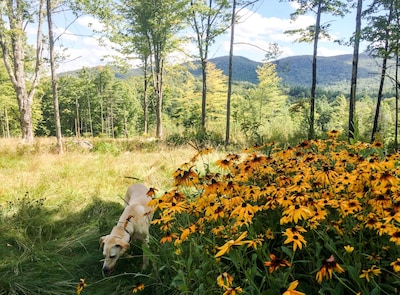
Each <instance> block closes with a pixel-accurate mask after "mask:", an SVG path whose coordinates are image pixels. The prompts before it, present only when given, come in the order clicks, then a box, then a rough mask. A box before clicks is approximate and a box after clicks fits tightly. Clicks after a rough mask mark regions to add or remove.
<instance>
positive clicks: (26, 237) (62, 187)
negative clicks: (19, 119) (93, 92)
mask: <svg viewBox="0 0 400 295" xmlns="http://www.w3.org/2000/svg"><path fill="white" fill-rule="evenodd" d="M53 144H54V141H50V140H49V139H39V140H38V141H37V142H36V144H35V145H34V146H32V147H27V146H22V145H20V143H19V141H18V140H4V139H2V140H1V141H0V179H1V183H2V185H1V186H0V245H1V246H0V257H1V260H0V294H76V288H77V284H78V282H79V280H80V279H81V278H83V279H85V282H86V283H87V284H88V286H86V287H85V289H84V290H83V291H82V294H129V293H131V292H132V289H133V287H134V286H135V285H136V284H137V282H145V283H146V290H145V291H143V292H144V294H146V292H148V294H157V293H154V292H157V290H158V289H159V288H162V277H160V276H162V271H163V269H164V266H163V265H162V262H161V264H160V265H155V264H156V263H157V259H156V257H155V258H154V259H153V265H154V267H155V268H156V270H154V269H150V270H148V272H147V273H144V274H142V273H140V272H139V270H140V267H139V266H138V265H139V264H140V259H141V258H140V257H137V256H139V254H140V250H138V249H137V248H135V247H132V250H131V252H130V253H129V254H130V255H128V256H127V257H126V258H125V259H124V260H123V261H121V263H120V264H119V265H118V268H117V270H116V271H115V274H114V276H110V277H107V278H105V277H103V275H102V272H101V265H102V263H101V259H102V255H101V252H100V249H99V243H98V241H99V237H100V236H102V235H104V234H108V233H109V231H110V230H111V228H112V226H113V225H114V224H115V222H116V220H117V219H118V217H119V215H120V213H121V212H122V210H123V206H122V198H123V196H124V194H125V191H126V189H127V187H128V186H129V185H130V184H131V183H133V182H144V183H146V184H147V185H148V186H150V187H155V188H157V189H158V192H160V193H161V192H163V191H164V190H169V189H170V188H171V186H172V185H173V177H172V173H173V172H174V171H175V170H176V169H177V167H179V166H180V165H181V164H183V163H185V162H186V161H188V160H189V159H190V158H191V157H192V156H193V155H194V154H195V153H196V151H195V149H194V148H192V147H179V148H168V147H165V146H159V145H157V144H156V143H154V142H136V141H134V140H132V141H131V142H120V143H115V142H114V143H113V142H106V141H99V142H96V143H95V144H94V149H93V150H92V151H89V150H87V149H85V148H82V147H79V146H78V145H76V144H75V143H73V142H67V144H66V146H67V152H66V153H65V154H64V155H62V156H60V155H57V154H55V153H53ZM130 177H134V178H137V179H138V180H133V179H131V178H130ZM153 235H154V236H155V237H154V239H156V238H157V239H159V237H157V233H156V232H153ZM153 244H155V245H157V244H158V243H157V241H156V240H154V241H152V245H153ZM155 247H157V246H155ZM164 271H168V270H165V269H164ZM159 294H161V293H159Z"/></svg>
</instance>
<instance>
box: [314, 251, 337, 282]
mask: <svg viewBox="0 0 400 295" xmlns="http://www.w3.org/2000/svg"><path fill="white" fill-rule="evenodd" d="M333 271H336V272H338V273H342V272H344V269H343V268H342V267H341V266H340V265H339V263H337V262H336V261H335V257H334V256H333V255H331V257H329V258H328V259H326V260H325V261H324V262H323V263H322V266H321V268H320V269H319V271H318V272H317V274H316V276H315V278H316V280H317V282H318V283H321V282H322V280H323V279H327V280H331V279H332V273H333Z"/></svg>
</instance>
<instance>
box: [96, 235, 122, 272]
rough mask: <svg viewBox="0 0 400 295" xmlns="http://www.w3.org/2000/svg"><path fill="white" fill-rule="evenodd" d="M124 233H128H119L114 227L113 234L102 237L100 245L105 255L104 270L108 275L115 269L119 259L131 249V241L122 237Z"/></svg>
mask: <svg viewBox="0 0 400 295" xmlns="http://www.w3.org/2000/svg"><path fill="white" fill-rule="evenodd" d="M124 234H126V233H125V232H123V233H121V235H119V234H118V232H117V233H116V232H115V229H113V231H112V232H111V234H109V235H107V236H104V237H101V238H100V247H101V248H102V251H103V256H104V264H103V271H104V273H105V274H106V275H108V274H110V273H111V272H112V271H113V270H114V268H115V265H116V263H117V260H118V259H119V258H120V257H121V256H122V255H123V254H124V253H125V251H126V250H128V249H129V243H128V242H126V241H125V240H124V239H123V238H122V237H124Z"/></svg>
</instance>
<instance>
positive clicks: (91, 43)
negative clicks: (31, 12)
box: [56, 0, 370, 72]
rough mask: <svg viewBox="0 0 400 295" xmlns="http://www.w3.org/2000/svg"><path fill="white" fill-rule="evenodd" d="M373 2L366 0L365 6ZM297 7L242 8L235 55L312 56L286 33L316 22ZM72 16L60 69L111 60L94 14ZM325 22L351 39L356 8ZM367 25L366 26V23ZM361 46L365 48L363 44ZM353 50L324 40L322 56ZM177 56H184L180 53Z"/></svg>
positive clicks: (60, 22)
mask: <svg viewBox="0 0 400 295" xmlns="http://www.w3.org/2000/svg"><path fill="white" fill-rule="evenodd" d="M369 2H370V1H364V8H365V7H366V5H367V4H368V3H369ZM295 9H296V7H295V4H293V2H287V1H286V2H279V1H278V0H264V1H260V2H258V3H256V4H255V5H254V6H253V7H251V9H242V10H241V11H240V15H241V18H240V19H241V20H240V23H239V24H237V25H236V27H235V43H237V44H236V45H235V47H234V55H237V56H239V55H240V56H245V57H247V58H249V59H252V60H255V61H262V60H263V59H264V56H265V52H264V51H263V50H261V49H260V48H268V44H269V43H271V42H272V43H277V44H278V46H279V48H280V50H281V51H282V55H281V56H280V57H281V58H282V57H287V56H293V55H311V54H312V50H313V49H312V44H307V43H295V42H294V40H295V37H293V36H289V35H287V34H284V31H285V30H289V29H297V28H304V27H307V26H309V25H312V24H314V23H315V15H313V14H309V15H305V16H301V17H299V18H298V19H297V20H296V21H292V20H291V19H290V14H291V13H292V12H294V11H295ZM71 21H72V19H71V18H70V17H68V16H62V17H61V16H57V21H56V33H57V34H60V33H63V34H62V35H61V36H60V38H59V40H58V41H57V47H58V48H59V50H63V49H65V50H64V54H65V55H68V59H67V61H66V62H63V63H61V64H60V65H59V68H58V71H59V72H63V71H68V70H76V69H81V68H82V67H83V66H88V67H93V66H97V65H104V64H106V63H107V61H109V58H107V57H106V56H107V55H110V54H112V53H113V52H112V50H111V46H109V45H110V44H107V42H106V43H105V45H106V46H100V45H99V43H98V41H97V38H96V35H95V34H94V33H93V32H92V30H91V29H90V28H95V29H97V30H101V24H100V23H99V22H98V21H97V20H95V19H93V18H92V17H90V16H82V17H80V18H78V19H77V20H76V21H75V22H73V23H72V24H71ZM322 22H323V23H325V22H330V24H331V29H330V34H331V35H332V39H348V38H349V37H350V36H351V35H352V33H353V31H354V29H355V11H353V12H352V13H351V14H349V15H347V16H346V17H345V18H343V19H342V18H338V17H333V16H331V15H323V16H322ZM363 25H365V24H364V23H363ZM229 38H230V36H229V32H228V33H227V34H226V35H224V36H221V37H219V38H218V40H217V42H216V43H215V44H214V46H213V47H212V49H211V52H210V58H212V57H217V56H224V55H228V53H229ZM246 43H247V44H251V45H247V44H246ZM107 45H108V46H107ZM185 49H186V50H187V51H189V53H195V52H196V48H195V46H194V45H193V44H187V45H186V46H185ZM361 49H365V47H364V46H361ZM346 53H352V48H351V47H346V46H340V45H338V44H336V43H335V42H333V40H320V41H319V48H318V55H319V56H333V55H340V54H346ZM175 58H178V59H180V58H183V55H179V54H177V55H176V56H175Z"/></svg>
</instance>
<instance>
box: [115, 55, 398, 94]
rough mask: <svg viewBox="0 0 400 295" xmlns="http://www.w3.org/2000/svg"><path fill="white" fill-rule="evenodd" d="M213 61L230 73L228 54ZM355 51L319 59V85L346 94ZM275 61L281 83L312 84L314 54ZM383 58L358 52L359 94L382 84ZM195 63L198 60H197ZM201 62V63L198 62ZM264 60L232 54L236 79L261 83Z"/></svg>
mask: <svg viewBox="0 0 400 295" xmlns="http://www.w3.org/2000/svg"><path fill="white" fill-rule="evenodd" d="M209 61H210V62H212V63H214V64H215V65H216V68H217V69H221V70H222V71H223V73H224V75H226V76H227V75H228V66H229V57H228V56H221V57H216V58H212V59H210V60H209ZM352 62H353V55H352V54H344V55H337V56H329V57H318V58H317V87H319V88H322V89H324V90H331V91H339V92H343V93H347V92H349V89H350V80H351V71H352ZM273 63H275V64H276V71H277V74H278V76H279V77H280V78H281V79H282V80H281V83H282V85H283V86H285V87H305V88H308V87H310V86H311V78H312V56H311V55H298V56H290V57H285V58H282V59H278V60H276V61H273ZM381 64H382V60H381V59H378V58H373V57H371V56H370V55H368V54H367V53H361V54H360V55H359V64H358V75H357V77H358V78H357V79H358V80H357V89H358V93H361V92H364V93H375V92H376V91H377V89H378V87H379V82H380V71H381ZM194 65H195V66H196V62H194ZM197 65H198V63H197ZM261 65H262V63H261V62H257V61H253V60H250V59H248V58H246V57H243V56H234V57H233V77H232V79H233V81H234V82H247V83H253V84H257V83H258V78H257V73H256V70H257V67H259V66H261ZM188 68H189V71H190V72H191V73H192V74H194V75H195V76H198V77H201V70H200V67H198V66H197V67H195V69H193V67H189V66H188ZM394 68H395V65H394V62H393V61H391V60H389V61H388V70H387V75H388V76H390V77H392V78H393V77H394ZM141 74H142V71H141V70H140V69H138V68H136V69H131V70H129V71H128V72H126V73H121V72H117V73H116V77H117V78H120V79H125V78H128V77H130V76H137V75H141ZM391 81H392V80H391V79H386V83H385V91H390V89H392V88H393V83H392V82H391Z"/></svg>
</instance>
